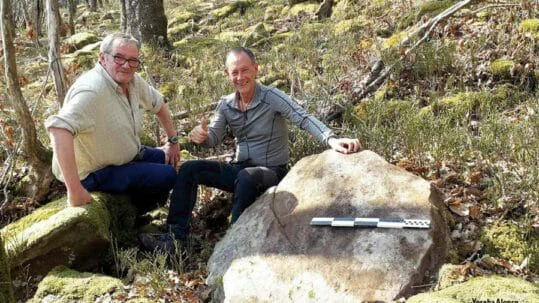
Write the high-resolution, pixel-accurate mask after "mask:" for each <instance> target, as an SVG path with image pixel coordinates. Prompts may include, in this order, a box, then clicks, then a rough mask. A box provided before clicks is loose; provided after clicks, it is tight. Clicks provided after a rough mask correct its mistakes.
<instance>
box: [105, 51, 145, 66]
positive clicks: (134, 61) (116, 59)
mask: <svg viewBox="0 0 539 303" xmlns="http://www.w3.org/2000/svg"><path fill="white" fill-rule="evenodd" d="M107 54H109V55H111V56H112V59H113V61H114V63H116V64H118V65H124V64H125V62H128V64H129V66H130V67H138V66H139V65H140V63H142V62H141V61H140V60H139V59H127V58H124V57H122V56H118V55H113V54H111V53H107Z"/></svg>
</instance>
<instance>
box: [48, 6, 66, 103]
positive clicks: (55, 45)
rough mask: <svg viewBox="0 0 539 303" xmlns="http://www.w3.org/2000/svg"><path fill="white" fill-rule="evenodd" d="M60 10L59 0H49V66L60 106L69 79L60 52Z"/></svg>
mask: <svg viewBox="0 0 539 303" xmlns="http://www.w3.org/2000/svg"><path fill="white" fill-rule="evenodd" d="M59 17H60V11H59V8H58V0H47V29H48V33H49V67H50V69H51V72H52V76H53V77H52V79H53V81H54V89H55V90H56V97H57V100H58V103H59V104H60V106H61V105H62V104H64V98H65V95H66V92H67V80H66V77H65V74H64V68H63V66H62V61H61V59H60V57H59V56H58V54H59V53H60V18H59Z"/></svg>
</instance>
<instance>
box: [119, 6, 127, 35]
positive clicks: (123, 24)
mask: <svg viewBox="0 0 539 303" xmlns="http://www.w3.org/2000/svg"><path fill="white" fill-rule="evenodd" d="M125 1H127V0H120V11H121V17H120V28H121V29H122V32H124V33H126V32H127V4H126V3H125Z"/></svg>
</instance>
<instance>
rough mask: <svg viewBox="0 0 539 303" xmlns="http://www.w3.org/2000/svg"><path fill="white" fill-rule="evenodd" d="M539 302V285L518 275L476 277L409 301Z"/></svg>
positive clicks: (452, 302) (448, 302)
mask: <svg viewBox="0 0 539 303" xmlns="http://www.w3.org/2000/svg"><path fill="white" fill-rule="evenodd" d="M497 299H503V300H504V302H506V301H507V302H539V286H537V285H535V284H533V283H530V282H527V281H525V280H523V279H520V278H517V277H501V276H491V277H476V278H472V279H470V280H468V281H467V282H464V283H461V284H457V285H453V286H450V287H448V288H445V289H442V290H440V291H436V292H430V293H422V294H418V295H415V296H413V297H410V298H409V299H408V300H407V301H406V302H407V303H433V302H439V303H465V302H466V303H468V302H475V301H477V302H479V301H481V302H487V301H486V300H490V301H489V302H497V301H496V300H497Z"/></svg>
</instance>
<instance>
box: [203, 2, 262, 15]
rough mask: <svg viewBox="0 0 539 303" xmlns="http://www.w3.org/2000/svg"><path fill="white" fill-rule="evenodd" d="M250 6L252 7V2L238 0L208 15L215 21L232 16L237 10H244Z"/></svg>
mask: <svg viewBox="0 0 539 303" xmlns="http://www.w3.org/2000/svg"><path fill="white" fill-rule="evenodd" d="M252 5H253V3H252V1H244V0H238V1H234V2H232V3H229V4H227V5H225V6H223V7H221V8H218V9H214V10H213V11H211V12H210V14H211V15H212V16H214V17H215V18H217V19H223V18H226V17H228V16H230V15H232V14H233V13H235V12H236V11H238V10H245V9H247V8H248V7H250V6H252Z"/></svg>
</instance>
